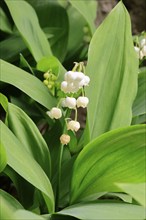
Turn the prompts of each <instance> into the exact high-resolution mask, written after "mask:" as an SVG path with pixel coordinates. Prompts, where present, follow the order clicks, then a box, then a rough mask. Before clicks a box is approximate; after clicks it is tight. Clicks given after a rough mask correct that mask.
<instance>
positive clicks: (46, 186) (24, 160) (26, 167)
mask: <svg viewBox="0 0 146 220" xmlns="http://www.w3.org/2000/svg"><path fill="white" fill-rule="evenodd" d="M0 125H1V136H2V140H1V141H2V144H3V146H4V147H5V149H6V154H7V161H8V162H7V163H8V165H9V166H10V167H12V168H13V169H14V170H15V171H16V172H17V173H18V174H19V175H20V176H22V177H23V178H24V179H26V180H27V181H28V182H29V183H31V184H32V185H33V186H35V187H36V188H38V189H39V190H40V191H41V192H42V194H43V197H44V199H45V201H46V205H47V207H48V209H49V211H50V212H54V195H53V191H52V187H51V184H50V181H49V179H48V178H47V176H46V174H45V172H44V171H43V169H42V168H41V167H40V165H39V164H38V163H37V162H36V161H35V160H34V159H33V158H32V156H31V155H30V154H29V153H28V151H27V150H26V149H25V147H24V146H23V144H22V143H21V142H20V141H19V140H18V139H17V138H16V137H15V136H14V134H13V133H12V132H11V131H10V130H9V129H8V128H7V127H6V125H5V124H3V122H0Z"/></svg>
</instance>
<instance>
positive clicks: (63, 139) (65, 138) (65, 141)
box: [60, 134, 70, 145]
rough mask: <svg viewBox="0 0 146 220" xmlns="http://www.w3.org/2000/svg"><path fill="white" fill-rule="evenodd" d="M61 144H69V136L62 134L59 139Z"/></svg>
mask: <svg viewBox="0 0 146 220" xmlns="http://www.w3.org/2000/svg"><path fill="white" fill-rule="evenodd" d="M60 142H61V144H64V145H67V144H68V143H69V142H70V136H69V135H68V134H62V135H61V137H60Z"/></svg>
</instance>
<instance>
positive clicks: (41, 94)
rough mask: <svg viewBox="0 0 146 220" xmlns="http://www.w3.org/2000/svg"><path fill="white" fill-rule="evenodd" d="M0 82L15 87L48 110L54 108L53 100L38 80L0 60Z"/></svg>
mask: <svg viewBox="0 0 146 220" xmlns="http://www.w3.org/2000/svg"><path fill="white" fill-rule="evenodd" d="M0 80H1V81H2V82H5V83H9V84H11V85H13V86H15V87H17V88H18V89H20V90H21V91H23V92H24V93H26V94H27V95H28V96H30V97H31V98H32V99H34V100H35V101H37V102H38V103H40V104H41V105H43V106H45V107H46V108H48V109H50V108H52V107H53V106H55V99H54V98H53V97H52V96H51V95H50V93H49V91H48V89H47V88H46V86H45V85H44V84H43V83H42V82H41V81H40V80H39V79H37V78H36V77H34V76H32V75H30V74H29V73H27V72H26V71H24V70H22V69H20V68H18V67H16V66H14V65H12V64H9V63H7V62H5V61H3V60H1V75H0Z"/></svg>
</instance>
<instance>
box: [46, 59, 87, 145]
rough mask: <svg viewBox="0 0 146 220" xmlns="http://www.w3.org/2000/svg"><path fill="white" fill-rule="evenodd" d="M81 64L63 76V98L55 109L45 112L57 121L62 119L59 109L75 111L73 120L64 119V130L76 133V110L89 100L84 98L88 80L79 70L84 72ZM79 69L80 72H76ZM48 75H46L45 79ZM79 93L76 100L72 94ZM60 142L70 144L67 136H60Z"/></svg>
mask: <svg viewBox="0 0 146 220" xmlns="http://www.w3.org/2000/svg"><path fill="white" fill-rule="evenodd" d="M81 67H83V63H79V64H78V63H76V64H75V68H74V69H73V70H74V71H73V70H72V71H68V72H66V73H65V75H64V81H63V82H62V83H61V91H62V92H63V93H64V96H65V98H61V100H60V101H59V104H58V106H57V107H53V108H52V109H51V110H50V111H47V112H46V113H47V115H48V116H49V117H50V118H51V119H59V118H61V117H62V110H61V108H59V105H60V104H61V107H63V108H69V109H73V110H75V119H74V120H72V119H71V118H66V119H65V121H66V130H71V131H73V132H77V131H78V130H79V129H80V123H79V122H78V121H77V108H79V107H82V108H86V107H87V105H88V103H89V99H88V98H87V97H85V96H84V87H85V86H88V84H89V82H90V78H89V77H88V76H86V75H85V74H84V73H83V72H81V70H83V71H84V68H81ZM78 69H81V70H80V71H77V70H78ZM47 76H48V75H47V74H46V77H47ZM78 91H80V93H82V96H79V97H78V98H75V97H73V96H74V93H77V92H78ZM60 142H61V143H62V144H65V145H66V144H68V143H69V142H70V136H69V135H68V134H62V136H61V137H60Z"/></svg>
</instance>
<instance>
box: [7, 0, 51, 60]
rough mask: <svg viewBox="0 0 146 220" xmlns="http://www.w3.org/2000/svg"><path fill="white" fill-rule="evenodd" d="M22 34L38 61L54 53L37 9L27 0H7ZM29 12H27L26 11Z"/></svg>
mask: <svg viewBox="0 0 146 220" xmlns="http://www.w3.org/2000/svg"><path fill="white" fill-rule="evenodd" d="M5 2H6V4H7V6H8V8H9V11H10V13H11V16H12V18H13V20H14V23H15V25H16V27H17V28H18V30H19V32H20V34H21V36H22V37H23V39H24V40H25V42H26V45H27V46H28V48H29V50H30V52H31V53H32V55H33V57H34V58H35V60H36V61H39V60H40V59H41V58H42V57H43V56H50V55H52V52H51V49H50V46H49V43H48V41H47V38H46V36H45V34H44V32H43V31H42V29H41V27H40V25H39V21H38V18H37V15H36V12H35V10H34V9H33V8H32V7H31V5H30V4H28V3H27V2H26V1H23V0H21V1H9V0H5ZM26 12H27V13H26Z"/></svg>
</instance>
